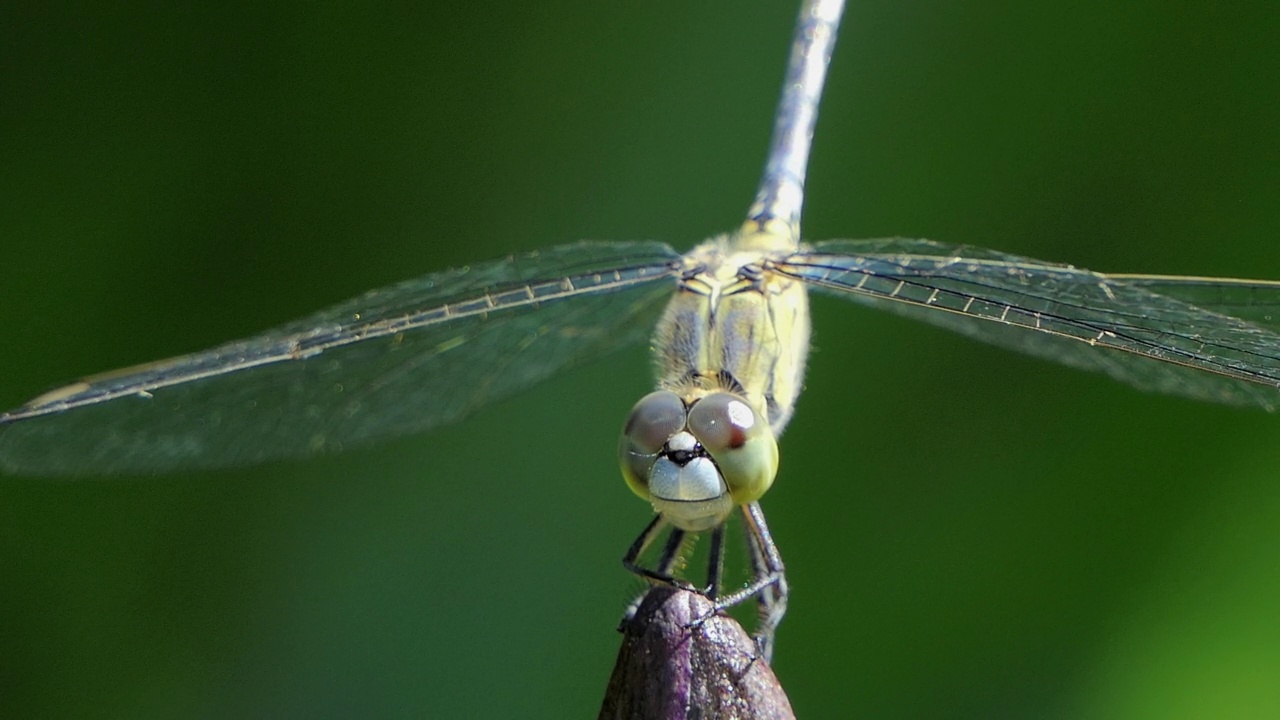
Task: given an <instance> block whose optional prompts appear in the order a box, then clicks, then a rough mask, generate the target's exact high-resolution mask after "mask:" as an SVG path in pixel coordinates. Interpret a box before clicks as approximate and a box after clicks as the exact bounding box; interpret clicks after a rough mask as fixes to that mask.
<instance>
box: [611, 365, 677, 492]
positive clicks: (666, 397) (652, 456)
mask: <svg viewBox="0 0 1280 720" xmlns="http://www.w3.org/2000/svg"><path fill="white" fill-rule="evenodd" d="M686 417H687V416H686V413H685V409H684V402H683V401H682V400H681V399H680V397H679V396H678V395H676V394H675V393H673V392H670V391H667V390H659V391H657V392H652V393H649V394H648V395H645V396H644V397H642V398H640V402H638V403H636V406H635V407H634V408H632V410H631V415H629V416H628V417H627V424H626V425H625V426H623V428H622V438H621V440H620V441H619V442H618V461H619V463H620V464H621V466H622V477H623V479H625V480H626V481H627V485H629V486H630V487H631V490H632V492H634V493H635V494H637V495H639V496H640V497H642V498H644V499H645V500H648V499H649V490H648V485H649V471H650V469H651V468H652V467H653V463H654V461H655V460H657V459H658V453H660V452H662V448H663V447H664V446H665V445H666V444H667V440H669V439H670V438H671V436H672V435H675V434H676V433H678V432H680V431H682V430H684V426H685V420H686Z"/></svg>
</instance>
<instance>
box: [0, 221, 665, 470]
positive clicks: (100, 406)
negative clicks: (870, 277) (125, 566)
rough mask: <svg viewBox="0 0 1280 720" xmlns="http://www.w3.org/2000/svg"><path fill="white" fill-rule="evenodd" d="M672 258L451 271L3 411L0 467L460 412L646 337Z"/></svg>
mask: <svg viewBox="0 0 1280 720" xmlns="http://www.w3.org/2000/svg"><path fill="white" fill-rule="evenodd" d="M679 258H680V256H679V255H678V254H677V253H676V252H675V251H674V250H672V249H671V248H670V247H668V246H667V245H665V244H662V243H656V242H617V243H591V242H582V243H576V244H572V245H563V246H560V247H555V248H550V249H547V250H542V251H539V252H534V253H528V254H525V255H517V256H512V257H510V258H506V259H504V260H498V261H493V262H488V263H482V264H477V265H472V266H470V267H467V268H461V269H457V270H447V271H444V272H440V273H435V274H432V275H427V276H425V277H422V278H419V279H416V280H410V281H408V282H404V283H401V284H398V285H393V286H390V287H387V288H383V289H381V290H374V291H372V292H369V293H366V294H364V295H361V296H359V297H357V298H354V299H352V300H349V301H347V302H344V303H341V304H339V305H336V306H334V307H331V308H329V309H327V310H323V311H321V312H319V313H316V314H315V315H312V316H309V317H306V318H302V319H300V320H297V321H294V322H291V323H288V324H287V325H284V326H281V327H279V328H276V329H275V330H272V331H269V332H266V333H263V334H261V335H258V336H256V337H251V338H247V339H245V340H240V341H236V342H232V343H228V344H226V345H222V346H219V347H216V348H212V349H210V350H205V351H203V352H198V353H194V354H191V355H184V356H181V357H177V358H173V359H170V360H163V361H160V362H157V363H151V364H149V365H143V366H138V367H135V368H126V369H124V370H119V371H115V372H112V373H107V374H104V375H99V376H95V377H90V378H86V379H84V380H82V381H80V382H79V383H75V384H72V385H69V386H67V387H65V388H61V389H59V390H55V391H53V392H51V393H47V394H46V395H42V396H41V397H39V398H36V399H35V400H32V401H31V402H30V403H28V404H27V405H25V406H23V407H21V408H18V409H17V410H14V411H12V412H9V413H4V414H0V467H3V468H4V469H6V470H9V471H12V472H22V473H35V474H87V475H102V474H120V473H131V472H153V471H163V470H172V469H177V468H215V467H230V466H238V465H248V464H253V463H257V462H262V461H266V460H271V459H276V458H288V457H303V456H307V455H314V454H318V453H324V452H330V451H335V450H339V449H342V448H343V447H347V446H353V445H358V444H363V443H366V442H368V441H371V440H374V439H376V438H387V437H393V436H398V435H404V434H408V433H413V432H418V431H421V430H425V429H427V428H430V427H434V426H437V425H441V424H444V423H448V422H453V421H455V420H458V419H460V418H461V417H463V416H465V415H466V414H467V413H469V412H471V411H472V410H475V409H476V408H479V407H481V406H482V405H485V404H487V403H490V402H492V401H494V400H497V399H499V398H502V397H505V396H507V395H510V394H512V393H514V392H516V391H518V390H521V389H523V388H526V387H528V386H530V385H532V384H534V383H536V382H539V381H541V380H544V379H546V378H547V377H550V376H551V375H553V374H555V373H557V372H559V371H561V370H563V369H565V368H566V367H568V366H572V365H575V364H579V363H582V362H585V361H587V360H590V359H593V358H596V357H599V356H601V355H604V354H606V353H609V352H612V351H614V350H617V349H619V348H622V347H624V346H627V345H630V344H632V343H635V342H639V341H641V340H644V339H645V338H646V337H647V336H648V333H649V330H650V328H651V327H652V325H653V318H655V317H656V314H657V310H658V309H659V306H660V303H659V302H658V300H660V299H661V298H663V297H667V296H669V295H670V293H671V290H672V283H671V282H663V280H664V279H666V280H670V279H671V278H672V277H673V276H674V274H675V272H676V270H675V268H676V267H677V263H678V261H679Z"/></svg>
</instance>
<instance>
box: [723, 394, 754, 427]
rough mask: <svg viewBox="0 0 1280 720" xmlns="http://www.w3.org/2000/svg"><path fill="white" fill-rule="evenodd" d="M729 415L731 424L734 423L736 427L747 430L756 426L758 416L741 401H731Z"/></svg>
mask: <svg viewBox="0 0 1280 720" xmlns="http://www.w3.org/2000/svg"><path fill="white" fill-rule="evenodd" d="M728 413H729V422H731V423H733V425H734V427H740V428H743V429H744V430H745V429H747V428H750V427H751V426H752V425H755V424H756V414H755V413H753V412H751V408H749V407H747V404H746V403H744V402H742V401H741V400H730V401H729V407H728Z"/></svg>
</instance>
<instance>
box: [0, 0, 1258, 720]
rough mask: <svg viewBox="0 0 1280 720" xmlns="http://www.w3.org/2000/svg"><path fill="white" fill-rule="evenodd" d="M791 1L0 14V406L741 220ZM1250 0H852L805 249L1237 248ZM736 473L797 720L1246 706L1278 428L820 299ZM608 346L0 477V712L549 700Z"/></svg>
mask: <svg viewBox="0 0 1280 720" xmlns="http://www.w3.org/2000/svg"><path fill="white" fill-rule="evenodd" d="M794 13H795V8H794V7H793V6H792V4H791V3H780V2H764V1H758V2H735V3H727V2H716V3H684V2H649V3H632V4H626V5H617V4H613V3H599V2H587V1H580V2H564V3H554V4H549V3H548V4H543V3H505V4H496V5H495V4H493V3H422V4H408V5H406V4H395V5H387V6H374V5H358V4H351V5H349V6H344V5H341V4H331V3H324V4H316V3H290V2H277V3H269V4H262V3H249V2H245V3H218V4H214V5H209V6H207V7H205V6H201V7H198V8H178V7H174V6H172V4H165V3H158V4H154V5H152V6H149V7H144V6H142V5H137V6H133V7H132V8H131V9H129V10H123V9H111V8H109V7H108V6H107V5H98V6H85V5H83V4H78V3H77V4H71V3H58V2H53V3H31V2H28V3H17V4H8V5H6V6H5V8H4V9H3V10H0V27H2V29H0V33H3V35H2V40H0V66H2V67H3V71H2V72H0V97H2V98H3V102H2V103H0V105H2V108H0V138H2V139H0V307H2V309H0V368H2V369H3V372H0V404H3V405H6V406H12V405H16V404H18V403H20V402H21V401H24V400H26V399H28V398H29V397H30V396H32V395H33V394H35V393H36V392H39V391H41V390H44V389H47V388H48V387H50V386H52V385H55V384H58V383H60V382H62V381H66V380H68V379H71V378H75V377H77V376H80V375H83V374H86V373H90V372H94V371H99V370H103V369H107V368H112V367H117V366H122V365H128V364H132V363H137V362H142V361H146V360H150V359H154V358H157V357H162V356H167V355H172V354H175V353H180V352H184V351H189V350H195V349H199V348H202V347H205V346H208V345H212V344H215V343H218V342H221V341H223V340H227V339H230V338H234V337H238V336H242V335H246V334H250V333H253V332H255V331H258V330H261V329H263V328H266V327H269V326H272V325H274V324H276V323H278V322H281V321H285V320H289V319H291V318H293V317H296V316H299V315H302V314H305V313H307V312H309V311H311V310H313V309H316V308H319V307H322V306H324V305H327V304H329V303H332V302H335V301H338V300H342V299H345V298H346V297H348V296H351V295H354V294H356V293H358V292H360V291H362V290H364V289H367V288H370V287H375V286H378V285H382V284H387V283H390V282H393V281H397V280H400V279H404V278H408V277H412V276H415V275H419V274H423V273H426V272H429V271H432V270H436V269H440V268H443V267H446V266H450V265H458V264H463V263H466V262H468V261H472V260H476V259H483V258H490V257H495V256H499V255H502V254H505V253H508V252H511V251H515V250H523V249H532V248H537V247H540V246H544V245H549V244H554V243H560V242H565V241H571V240H575V239H579V238H598V239H660V240H666V241H670V242H672V243H673V244H675V245H677V246H678V247H682V248H683V247H688V246H689V245H691V244H693V243H694V242H696V241H698V240H700V239H701V238H703V237H704V236H707V235H709V234H712V233H716V232H720V231H724V230H728V229H731V228H733V227H735V226H736V225H737V224H738V222H739V221H740V218H741V217H742V214H743V212H744V210H745V208H746V205H747V204H748V202H749V200H750V198H751V194H752V191H753V189H754V185H755V181H756V178H757V175H758V172H759V169H760V167H761V164H762V161H763V153H764V149H765V146H766V141H767V134H768V130H769V123H770V120H771V118H772V114H773V104H774V98H775V96H776V93H777V86H778V81H779V79H780V77H781V73H782V67H783V61H784V57H785V55H786V51H787V46H788V36H789V33H790V27H791V24H792V20H793V16H794ZM1278 37H1280V8H1278V7H1277V6H1276V5H1275V4H1274V3H1248V4H1246V3H1237V4H1223V3H1217V2H1210V1H1209V0H1203V1H1201V0H1193V1H1191V2H1179V3H1174V4H1170V3H1165V2H1154V1H1149V2H1129V3H1114V2H1110V1H1104V0H1089V1H1086V2H1075V3H1021V4H1019V3H998V2H979V1H973V2H961V3H957V2H943V1H942V0H934V1H932V2H928V1H925V2H906V3H903V2H882V1H879V0H875V1H869V2H856V3H854V5H853V7H851V8H850V9H849V11H848V14H847V16H846V20H845V25H844V28H843V32H842V41H841V44H840V47H839V48H838V49H837V52H836V57H835V61H834V65H833V68H832V76H831V81H830V83H829V87H828V90H827V99H826V102H825V105H824V108H823V115H822V119H821V121H820V124H819V128H818V137H817V140H816V144H815V154H816V156H815V158H814V160H813V164H812V171H811V175H810V194H809V201H808V205H807V213H806V227H805V230H806V236H808V237H811V238H815V239H824V238H835V237H876V236H884V235H910V236H920V237H930V238H935V239H939V240H945V241H950V242H957V243H972V244H977V245H983V246H988V247H994V248H998V249H1002V250H1006V251H1009V252H1016V253H1021V254H1025V255H1031V256H1035V257H1042V258H1045V259H1050V260H1059V261H1065V262H1071V263H1074V264H1077V265H1080V266H1084V267H1090V268H1094V269H1098V270H1112V271H1129V272H1136V271H1145V272H1159V273H1190V274H1204V275H1234V276H1260V277H1271V278H1280V243H1278V242H1277V239H1278V238H1280V204H1278V203H1277V197H1280V194H1278V191H1280V133H1277V132H1276V128H1278V127H1280V45H1278V44H1277V40H1276V38H1278ZM814 314H815V322H816V337H815V347H816V349H815V352H814V353H813V356H812V361H811V370H810V372H809V375H808V387H809V392H808V393H807V394H806V395H805V396H804V397H803V398H802V399H801V403H800V406H799V411H798V413H797V416H796V419H795V421H794V422H793V423H792V425H791V427H790V429H789V431H788V433H787V435H786V436H785V438H784V439H783V441H782V452H783V469H782V474H781V476H780V478H779V479H778V482H777V484H776V485H775V487H774V490H773V491H772V492H771V493H770V495H769V496H768V497H767V498H766V499H765V503H764V504H765V508H766V510H767V512H768V514H769V518H770V520H771V523H772V526H773V530H774V532H775V534H776V536H777V539H778V542H779V543H780V545H781V548H782V551H783V554H784V557H785V558H786V560H787V563H788V567H789V570H790V577H791V580H792V584H793V588H794V595H793V597H792V603H791V613H790V615H789V616H788V618H787V620H786V622H785V623H784V625H783V627H782V630H781V635H780V638H779V643H780V645H779V654H778V658H777V662H776V670H777V672H778V674H779V675H780V677H781V678H782V680H783V682H784V684H785V685H786V687H787V688H788V690H789V691H790V694H791V698H792V701H793V703H794V705H795V707H796V710H797V711H798V712H799V714H800V715H801V716H802V717H836V716H869V717H878V718H916V717H920V718H923V717H929V718H969V717H973V718H992V717H1009V718H1025V717H1037V718H1204V717H1215V718H1263V717H1276V716H1280V682H1277V678H1280V622H1277V617H1278V614H1280V521H1278V520H1280V442H1277V441H1280V418H1276V417H1273V416H1268V415H1266V414H1264V413H1261V412H1252V411H1239V410H1233V409H1229V408H1221V407H1213V406H1205V405H1199V404H1195V403H1192V402H1188V401H1183V400H1179V399H1171V398H1162V397H1155V396H1149V395H1144V394H1141V393H1138V392H1135V391H1132V390H1129V389H1127V388H1125V387H1121V386H1118V385H1116V384H1114V383H1112V382H1110V381H1108V380H1106V379H1104V378H1102V377H1096V376H1091V375H1087V374H1082V373H1079V372H1075V371H1072V370H1067V369H1061V368H1058V367H1055V366H1053V365H1050V364H1046V363H1043V362H1039V361H1036V360H1031V359H1026V358H1022V357H1019V356H1015V355H1012V354H1009V353H1007V352H1004V351H1000V350H997V349H993V348H989V347H985V346H981V345H977V344H974V343H972V342H970V341H967V340H965V339H962V338H958V337H954V336H952V335H949V334H947V333H945V332H943V331H940V330H936V329H933V328H930V327H923V326H920V325H916V324H912V323H910V322H908V321H905V320H902V319H899V318H896V317H888V316H884V315H880V314H876V313H874V312H871V311H868V310H865V309H862V308H858V307H854V306H852V305H848V304H843V303H840V302H838V301H834V300H830V299H819V300H817V301H815V308H814ZM648 383H649V379H648V367H647V360H646V358H645V357H644V355H643V353H642V352H640V351H637V352H636V353H633V354H629V355H626V356H620V357H617V358H614V359H612V360H609V361H606V362H602V363H600V364H597V365H594V366H591V367H588V368H585V369H582V370H580V371H577V372H574V373H571V374H569V375H567V376H564V377H561V378H559V379H557V380H554V381H552V382H549V383H547V384H545V385H543V386H540V387H538V388H537V389H535V390H533V391H531V392H529V393H527V394H524V395H522V396H520V397H518V398H515V399H512V400H509V401H506V402H503V403H500V404H498V405H496V406H494V407H491V408H489V409H488V410H485V411H483V412H481V413H479V414H477V415H475V416H474V417H472V418H471V419H469V420H467V421H466V422H464V423H461V424H459V425H456V426H453V427H450V428H447V429H443V430H440V431H438V432H434V433H431V434H429V435H426V436H421V437H411V438H406V439H402V440H398V441H394V442H389V443H386V444H383V445H379V446H376V447H371V448H367V449H364V450H360V451H357V452H352V453H350V454H348V455H344V456H341V457H333V458H319V459H316V460H313V461H309V462H298V463H288V464H278V465H272V466H269V467H261V468H251V469H245V470H242V471H235V472H221V473H212V474H201V475H191V476H171V477H142V478H120V479H116V480H109V481H79V482H51V481H47V480H38V479H25V478H4V479H3V481H2V482H0V716H3V717H13V718H20V717H68V718H70V717H75V718H86V717H130V718H145V717H155V718H172V717H307V718H317V717H549V718H567V717H589V716H593V715H594V713H595V711H596V709H597V707H598V703H599V700H600V697H601V694H602V692H603V690H604V687H605V681H606V679H607V677H608V673H609V669H610V666H611V664H612V661H613V656H614V653H615V651H616V647H617V644H618V639H619V638H618V636H617V635H616V634H615V633H614V631H613V628H614V625H615V623H616V620H617V616H618V613H619V611H620V610H621V608H622V607H623V605H624V603H625V602H626V600H628V599H629V597H630V595H631V593H632V592H634V591H635V590H636V589H637V586H636V584H635V582H634V581H633V580H631V579H630V578H629V576H628V575H627V574H626V573H625V572H624V571H623V570H622V568H621V567H620V566H619V564H618V559H619V557H620V555H621V553H622V551H623V550H624V549H625V548H626V546H627V544H628V543H629V542H630V541H631V539H632V537H633V536H634V534H635V532H637V531H638V530H639V529H640V528H641V527H642V526H643V524H644V523H645V521H646V520H647V518H648V510H647V508H646V507H645V506H644V505H643V504H642V503H639V502H638V501H636V500H635V499H634V498H633V497H632V496H631V495H630V494H629V493H628V492H627V491H626V489H625V488H624V486H623V484H622V482H621V481H620V479H619V478H618V473H617V470H616V466H615V461H614V457H613V447H614V443H615V433H616V432H617V428H618V427H619V425H620V424H621V422H622V419H623V417H624V415H625V413H626V412H627V410H628V409H629V408H630V406H631V404H632V403H633V402H634V400H635V399H636V398H637V397H639V395H640V394H642V393H643V392H645V391H646V389H647V388H648V386H649V385H648Z"/></svg>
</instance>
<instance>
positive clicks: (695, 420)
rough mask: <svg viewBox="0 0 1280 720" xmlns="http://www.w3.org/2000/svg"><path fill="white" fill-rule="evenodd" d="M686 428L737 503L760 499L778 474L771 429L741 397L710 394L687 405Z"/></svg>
mask: <svg viewBox="0 0 1280 720" xmlns="http://www.w3.org/2000/svg"><path fill="white" fill-rule="evenodd" d="M689 431H690V432H691V433H693V436H694V437H695V438H697V439H698V442H699V443H701V444H702V447H703V448H705V449H706V451H707V453H708V454H710V455H711V459H713V460H715V462H716V466H718V467H719V468H720V474H721V475H723V476H724V481H725V484H726V485H728V486H729V493H730V494H731V495H732V496H733V499H734V501H735V502H737V503H738V504H744V503H749V502H753V501H755V500H758V499H760V496H761V495H764V493H765V491H766V490H768V489H769V486H770V485H772V484H773V478H774V476H775V475H777V473H778V444H777V442H776V441H775V440H774V438H773V430H772V428H770V427H769V424H768V423H766V422H765V421H764V419H763V418H761V417H760V416H759V415H757V414H756V411H755V410H752V409H751V406H750V405H748V404H747V402H746V401H745V400H743V399H742V398H740V397H738V396H737V395H733V394H730V393H713V394H711V395H708V396H706V397H704V398H702V399H701V400H699V401H698V402H696V403H694V405H693V407H691V408H689Z"/></svg>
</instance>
